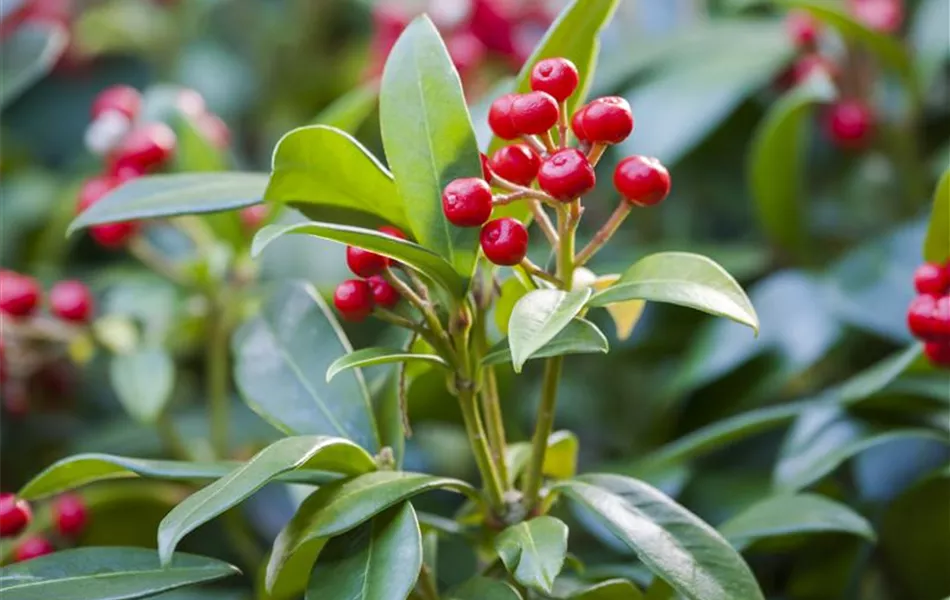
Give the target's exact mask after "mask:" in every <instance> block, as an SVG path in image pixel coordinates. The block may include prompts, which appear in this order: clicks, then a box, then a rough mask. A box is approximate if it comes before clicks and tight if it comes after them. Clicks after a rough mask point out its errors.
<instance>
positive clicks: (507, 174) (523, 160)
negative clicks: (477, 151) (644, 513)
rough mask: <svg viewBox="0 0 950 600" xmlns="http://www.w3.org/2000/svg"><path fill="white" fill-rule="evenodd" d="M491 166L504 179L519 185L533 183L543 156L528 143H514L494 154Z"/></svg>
mask: <svg viewBox="0 0 950 600" xmlns="http://www.w3.org/2000/svg"><path fill="white" fill-rule="evenodd" d="M489 166H490V167H491V170H492V171H493V172H494V173H495V174H496V175H498V176H499V177H501V178H502V179H506V180H508V181H510V182H512V183H517V184H518V185H531V182H532V181H534V178H535V177H537V176H538V169H540V168H541V157H540V156H538V155H537V154H535V153H534V151H533V150H531V148H530V147H529V146H527V145H526V144H512V145H511V146H504V147H502V148H499V149H498V150H497V151H496V152H495V153H494V154H492V155H491V160H490V161H489Z"/></svg>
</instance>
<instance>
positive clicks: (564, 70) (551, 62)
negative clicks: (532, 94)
mask: <svg viewBox="0 0 950 600" xmlns="http://www.w3.org/2000/svg"><path fill="white" fill-rule="evenodd" d="M579 81H580V77H579V75H578V74H577V67H575V66H574V63H572V62H571V61H569V60H567V59H566V58H546V59H544V60H542V61H540V62H539V63H538V64H536V65H534V69H532V70H531V89H532V90H534V91H536V92H547V93H548V94H551V95H552V96H554V99H555V100H558V101H561V102H563V101H564V100H567V99H568V98H569V97H570V95H571V94H573V93H574V90H576V89H577V83H578V82H579Z"/></svg>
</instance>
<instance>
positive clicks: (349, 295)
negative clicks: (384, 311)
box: [333, 279, 374, 323]
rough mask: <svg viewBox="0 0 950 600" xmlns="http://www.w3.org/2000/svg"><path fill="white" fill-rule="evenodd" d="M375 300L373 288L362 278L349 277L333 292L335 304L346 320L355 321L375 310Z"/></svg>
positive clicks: (362, 318)
mask: <svg viewBox="0 0 950 600" xmlns="http://www.w3.org/2000/svg"><path fill="white" fill-rule="evenodd" d="M373 302H374V301H373V289H372V288H371V287H370V285H369V283H367V282H366V281H364V280H362V279H347V280H346V281H344V282H343V283H341V284H340V285H338V286H337V287H336V291H335V292H334V293H333V305H334V306H336V309H337V310H338V311H340V315H342V317H343V318H344V319H345V320H347V321H352V322H354V323H358V322H360V321H362V320H364V319H365V318H366V317H368V316H369V315H370V313H372V312H373Z"/></svg>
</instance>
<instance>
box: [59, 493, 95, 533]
mask: <svg viewBox="0 0 950 600" xmlns="http://www.w3.org/2000/svg"><path fill="white" fill-rule="evenodd" d="M53 515H54V516H55V518H56V528H57V529H58V530H59V533H60V534H62V535H64V536H66V537H76V536H78V535H79V534H80V533H82V531H83V529H85V528H86V522H87V521H88V520H89V515H88V512H87V511H86V504H85V502H83V500H82V498H80V497H79V496H76V495H75V494H64V495H62V496H60V497H59V498H58V499H57V500H56V503H55V504H54V505H53Z"/></svg>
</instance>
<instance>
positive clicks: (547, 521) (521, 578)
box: [495, 516, 567, 595]
mask: <svg viewBox="0 0 950 600" xmlns="http://www.w3.org/2000/svg"><path fill="white" fill-rule="evenodd" d="M495 550H496V551H497V552H498V556H499V557H501V561H502V562H503V563H505V568H507V569H508V572H509V573H511V576H512V577H514V578H515V581H517V582H518V583H520V584H521V585H523V586H525V587H529V588H532V589H534V590H537V591H539V592H541V593H544V594H548V595H550V594H551V590H552V588H553V586H554V580H555V579H556V578H557V576H558V574H559V573H560V572H561V567H563V566H564V558H565V556H567V525H565V524H564V523H563V522H562V521H560V520H559V519H555V518H554V517H548V516H543V517H537V518H534V519H531V520H530V521H523V522H521V523H518V524H517V525H512V526H511V527H508V528H507V529H505V530H504V531H502V532H501V533H500V534H499V535H498V537H496V538H495Z"/></svg>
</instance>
